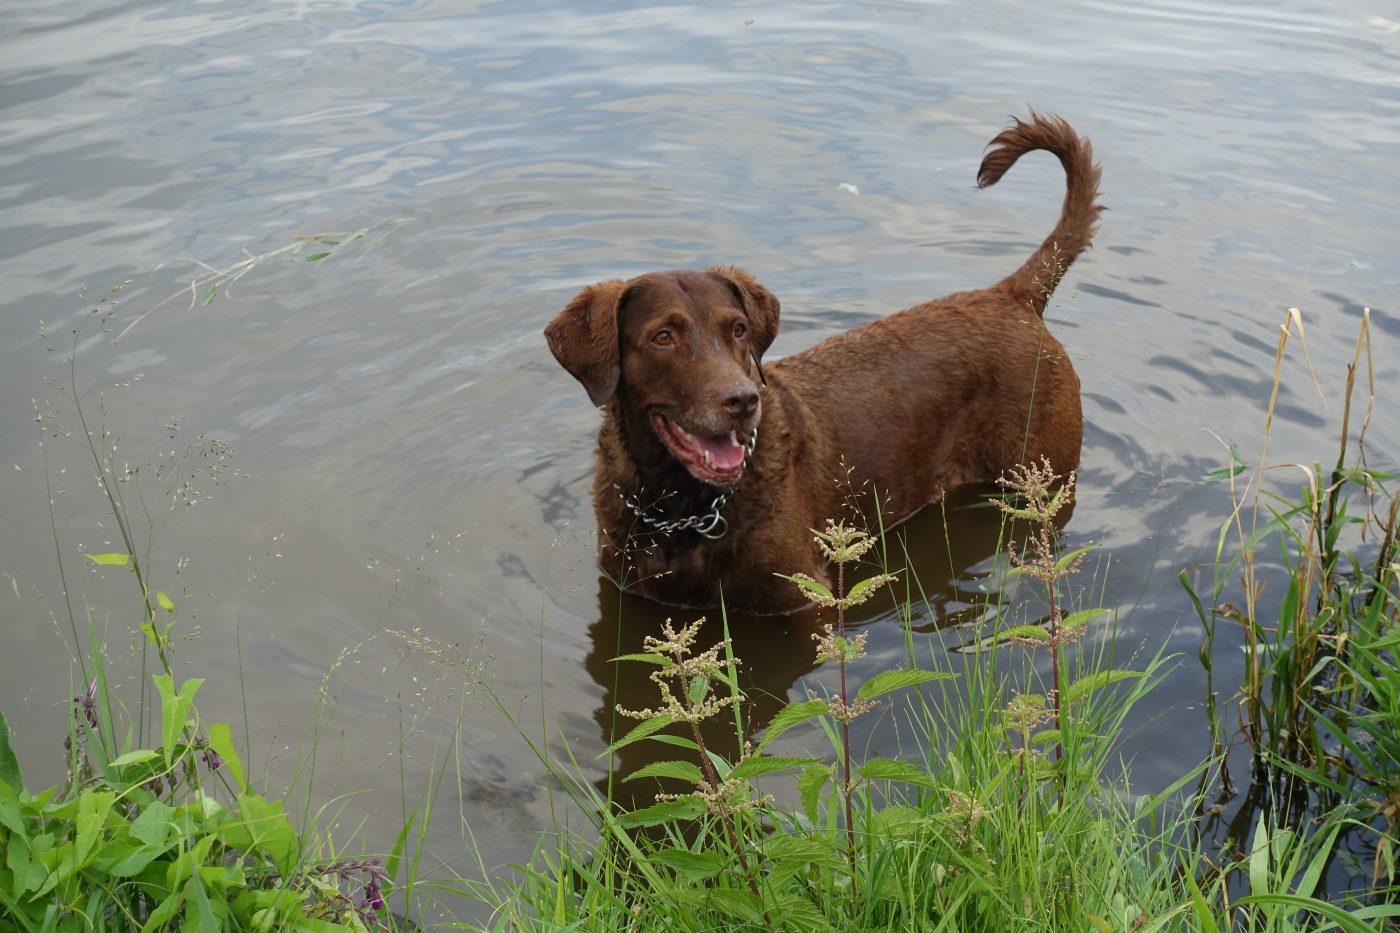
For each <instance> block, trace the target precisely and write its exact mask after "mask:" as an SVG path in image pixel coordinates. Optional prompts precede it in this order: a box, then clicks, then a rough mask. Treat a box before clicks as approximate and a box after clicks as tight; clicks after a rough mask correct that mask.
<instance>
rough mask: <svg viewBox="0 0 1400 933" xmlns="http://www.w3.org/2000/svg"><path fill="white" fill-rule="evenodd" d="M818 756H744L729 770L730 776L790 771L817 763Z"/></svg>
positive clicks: (748, 776)
mask: <svg viewBox="0 0 1400 933" xmlns="http://www.w3.org/2000/svg"><path fill="white" fill-rule="evenodd" d="M820 761H821V759H820V758H778V757H774V756H771V755H754V756H753V757H751V758H745V759H744V760H743V761H740V762H739V763H738V764H736V765H735V766H734V767H733V768H731V769H730V770H729V776H730V777H732V778H752V777H758V776H759V775H760V774H772V773H773V772H774V771H790V770H792V769H793V768H801V767H803V766H805V765H811V764H817V763H819V762H820Z"/></svg>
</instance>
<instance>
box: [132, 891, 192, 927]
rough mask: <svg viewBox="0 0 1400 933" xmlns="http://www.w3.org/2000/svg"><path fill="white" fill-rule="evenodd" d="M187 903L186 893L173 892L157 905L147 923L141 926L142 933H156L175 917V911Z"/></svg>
mask: <svg viewBox="0 0 1400 933" xmlns="http://www.w3.org/2000/svg"><path fill="white" fill-rule="evenodd" d="M184 903H185V895H184V894H182V893H181V892H179V891H174V892H171V894H170V896H169V897H167V898H166V899H165V900H163V901H161V902H160V903H159V904H157V905H156V908H155V910H152V911H151V914H150V916H149V917H147V918H146V925H145V926H143V927H142V928H141V933H154V931H156V930H159V929H161V928H163V927H164V926H165V925H166V923H168V922H169V921H170V920H172V919H174V917H175V911H177V910H179V909H180V907H181V906H182V905H183V904H184Z"/></svg>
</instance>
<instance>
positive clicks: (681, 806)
mask: <svg viewBox="0 0 1400 933" xmlns="http://www.w3.org/2000/svg"><path fill="white" fill-rule="evenodd" d="M704 812H705V803H704V801H702V800H700V799H699V798H696V797H682V798H681V799H680V800H667V801H665V802H663V803H658V804H653V805H652V806H650V807H644V808H642V809H641V810H634V811H632V812H631V813H619V814H618V815H617V816H616V817H615V819H616V821H617V824H618V825H619V826H623V827H639V826H660V825H661V824H662V823H672V822H675V821H676V820H693V819H695V818H696V817H698V816H699V815H700V814H702V813H704Z"/></svg>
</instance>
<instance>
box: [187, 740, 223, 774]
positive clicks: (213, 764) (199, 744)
mask: <svg viewBox="0 0 1400 933" xmlns="http://www.w3.org/2000/svg"><path fill="white" fill-rule="evenodd" d="M194 747H195V748H197V749H199V750H200V753H201V754H200V757H201V758H203V759H204V766H205V767H206V768H208V769H209V770H210V771H217V770H219V769H220V768H222V767H223V766H224V760H223V759H222V758H220V757H219V753H218V752H216V751H214V747H213V746H212V745H210V744H209V740H208V739H205V738H199V737H196V738H195V740H194Z"/></svg>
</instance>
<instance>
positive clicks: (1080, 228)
mask: <svg viewBox="0 0 1400 933" xmlns="http://www.w3.org/2000/svg"><path fill="white" fill-rule="evenodd" d="M988 149H989V150H990V151H989V152H988V153H987V155H986V157H985V158H983V159H982V167H981V168H980V169H978V171H977V187H979V188H986V187H988V186H989V185H994V184H996V183H997V182H998V181H1000V180H1001V176H1003V175H1005V174H1006V170H1007V169H1009V168H1011V166H1013V165H1015V164H1016V160H1017V159H1019V158H1021V156H1023V155H1025V154H1026V153H1027V152H1033V151H1035V150H1036V149H1044V150H1045V151H1046V152H1050V153H1053V154H1054V155H1055V156H1057V157H1058V158H1059V160H1060V164H1061V165H1063V166H1064V168H1065V183H1066V189H1065V203H1064V207H1063V208H1062V209H1061V211H1060V220H1059V223H1057V224H1055V229H1054V230H1052V231H1051V232H1050V236H1048V237H1046V238H1045V242H1044V243H1042V244H1040V249H1038V250H1036V251H1035V252H1034V253H1032V254H1031V258H1030V259H1027V260H1026V262H1025V264H1024V265H1022V266H1021V268H1019V269H1017V270H1016V271H1015V272H1013V273H1011V275H1009V276H1007V277H1006V278H1005V279H1003V280H1002V281H1001V283H1000V284H1001V286H1002V287H1003V288H1006V289H1008V290H1009V291H1010V292H1011V293H1012V295H1013V296H1015V297H1016V298H1017V299H1018V300H1020V301H1022V302H1023V303H1025V304H1026V305H1027V306H1028V307H1030V308H1031V309H1032V310H1034V311H1035V313H1036V314H1039V315H1043V314H1044V313H1045V305H1046V302H1047V301H1049V299H1050V294H1051V293H1052V292H1053V291H1054V290H1055V286H1056V285H1058V284H1060V277H1061V276H1063V275H1064V274H1065V270H1066V269H1068V268H1069V266H1070V263H1072V262H1074V260H1076V259H1077V258H1079V254H1080V253H1082V252H1084V251H1085V250H1086V249H1088V248H1089V241H1090V240H1091V239H1092V238H1093V236H1094V228H1095V227H1096V226H1097V224H1098V218H1099V213H1100V212H1101V211H1102V210H1103V207H1102V206H1101V205H1099V204H1096V203H1095V201H1096V200H1097V198H1098V195H1099V174H1100V172H1099V167H1098V166H1097V165H1095V164H1094V149H1093V147H1092V146H1090V145H1089V140H1087V139H1081V138H1080V137H1079V135H1078V134H1077V133H1075V132H1074V130H1073V129H1071V128H1070V125H1069V124H1068V123H1066V122H1065V121H1064V120H1062V119H1060V118H1059V117H1053V116H1041V115H1040V114H1038V113H1035V112H1032V113H1031V118H1030V121H1029V122H1025V121H1021V120H1013V121H1012V124H1011V126H1010V128H1008V129H1007V130H1006V131H1005V132H1003V133H1002V134H1001V135H1000V136H998V137H997V138H996V139H993V140H992V141H991V142H990V143H989V144H988Z"/></svg>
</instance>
